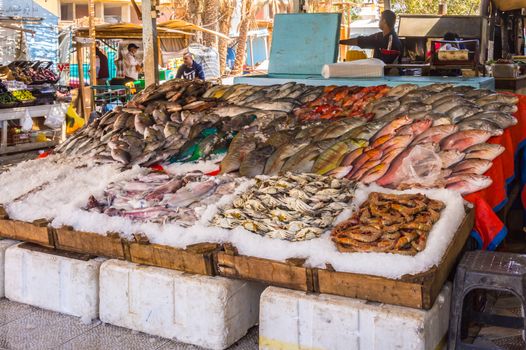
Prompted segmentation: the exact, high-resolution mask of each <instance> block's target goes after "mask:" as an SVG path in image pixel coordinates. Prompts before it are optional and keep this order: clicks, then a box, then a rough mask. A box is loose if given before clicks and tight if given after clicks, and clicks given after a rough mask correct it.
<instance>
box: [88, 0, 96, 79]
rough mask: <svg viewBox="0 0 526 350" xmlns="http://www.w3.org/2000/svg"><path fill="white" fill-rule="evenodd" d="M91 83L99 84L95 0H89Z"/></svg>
mask: <svg viewBox="0 0 526 350" xmlns="http://www.w3.org/2000/svg"><path fill="white" fill-rule="evenodd" d="M88 15H89V17H88V20H89V38H90V47H89V61H90V62H89V63H90V85H92V86H93V85H97V53H96V51H95V50H96V47H97V46H96V43H95V0H88Z"/></svg>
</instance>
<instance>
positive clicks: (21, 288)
mask: <svg viewBox="0 0 526 350" xmlns="http://www.w3.org/2000/svg"><path fill="white" fill-rule="evenodd" d="M104 260H105V259H102V258H95V259H91V260H88V261H83V260H78V259H73V258H67V257H63V256H58V255H54V254H48V253H43V252H38V251H32V250H29V249H25V248H20V247H19V245H18V244H17V245H14V246H11V247H9V248H8V249H7V250H6V253H5V271H6V274H5V296H6V297H7V298H8V299H11V300H13V301H17V302H20V303H24V304H29V305H33V306H37V307H41V308H44V309H48V310H52V311H57V312H61V313H64V314H68V315H73V316H78V317H81V318H82V320H83V321H86V322H88V321H90V320H92V319H94V318H97V317H98V311H99V302H98V301H99V269H100V265H101V264H102V262H103V261H104Z"/></svg>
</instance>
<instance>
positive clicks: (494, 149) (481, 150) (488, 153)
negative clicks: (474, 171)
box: [464, 143, 506, 160]
mask: <svg viewBox="0 0 526 350" xmlns="http://www.w3.org/2000/svg"><path fill="white" fill-rule="evenodd" d="M505 150H506V148H504V146H502V145H499V144H493V143H479V144H478V145H474V146H471V147H469V148H467V149H466V150H465V151H464V152H465V153H466V159H472V158H477V159H486V160H493V159H495V158H497V157H498V156H500V155H501V154H502V153H503V152H504V151H505Z"/></svg>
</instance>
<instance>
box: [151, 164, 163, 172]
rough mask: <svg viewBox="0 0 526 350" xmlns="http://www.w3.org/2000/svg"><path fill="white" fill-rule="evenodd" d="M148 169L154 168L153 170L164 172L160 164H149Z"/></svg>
mask: <svg viewBox="0 0 526 350" xmlns="http://www.w3.org/2000/svg"><path fill="white" fill-rule="evenodd" d="M150 169H152V170H155V171H159V172H164V168H163V167H162V165H160V164H154V165H152V166H150Z"/></svg>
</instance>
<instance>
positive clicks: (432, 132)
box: [413, 125, 458, 145]
mask: <svg viewBox="0 0 526 350" xmlns="http://www.w3.org/2000/svg"><path fill="white" fill-rule="evenodd" d="M457 130H458V128H457V127H456V126H455V125H439V126H433V127H431V128H429V129H427V130H426V131H424V132H423V133H422V134H420V135H419V136H417V137H416V138H415V140H414V141H413V144H415V145H416V144H422V143H438V142H440V140H442V139H444V138H445V137H447V136H449V135H451V134H453V133H454V132H456V131H457Z"/></svg>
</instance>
